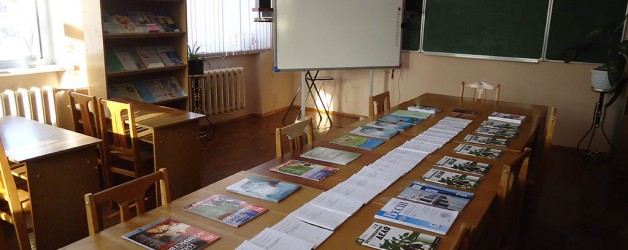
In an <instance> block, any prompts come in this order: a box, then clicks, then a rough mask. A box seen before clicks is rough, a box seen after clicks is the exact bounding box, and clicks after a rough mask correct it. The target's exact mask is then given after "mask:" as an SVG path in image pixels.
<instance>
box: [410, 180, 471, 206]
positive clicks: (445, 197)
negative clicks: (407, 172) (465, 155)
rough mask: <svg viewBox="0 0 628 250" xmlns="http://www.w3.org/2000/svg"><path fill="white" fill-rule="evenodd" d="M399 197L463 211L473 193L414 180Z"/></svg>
mask: <svg viewBox="0 0 628 250" xmlns="http://www.w3.org/2000/svg"><path fill="white" fill-rule="evenodd" d="M398 197H399V198H403V199H406V200H411V201H416V202H419V203H424V204H429V205H432V206H435V207H440V208H445V209H450V210H456V211H462V209H463V208H464V207H465V206H466V205H467V203H469V201H470V200H471V198H473V193H470V192H464V191H458V190H454V189H449V188H446V187H441V186H436V185H432V184H427V183H423V182H419V181H413V182H412V183H411V184H410V186H409V187H407V188H406V189H405V190H403V191H402V192H401V193H400V194H399V195H398Z"/></svg>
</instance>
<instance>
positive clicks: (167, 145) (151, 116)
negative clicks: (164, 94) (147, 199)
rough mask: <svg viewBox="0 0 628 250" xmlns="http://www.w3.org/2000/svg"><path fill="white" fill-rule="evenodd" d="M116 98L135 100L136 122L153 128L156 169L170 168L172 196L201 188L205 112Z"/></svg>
mask: <svg viewBox="0 0 628 250" xmlns="http://www.w3.org/2000/svg"><path fill="white" fill-rule="evenodd" d="M114 100H115V101H119V102H125V103H131V104H132V105H133V110H134V111H135V112H136V114H135V121H136V123H137V124H138V125H139V126H143V127H145V128H148V129H150V130H152V133H149V135H148V137H149V138H148V140H147V141H149V142H151V143H152V144H153V154H154V156H155V169H159V168H166V169H168V174H169V181H170V191H171V195H172V198H173V199H176V198H179V197H182V196H184V195H186V194H189V193H191V192H194V191H196V190H198V189H199V188H201V177H200V176H201V174H200V173H201V157H199V156H200V154H201V153H200V152H201V151H200V148H201V145H200V142H199V139H198V138H199V129H200V127H199V119H200V118H203V117H205V115H202V114H197V113H191V112H187V111H183V110H178V109H173V108H168V107H164V106H158V105H155V104H150V103H144V102H139V101H132V100H126V99H114Z"/></svg>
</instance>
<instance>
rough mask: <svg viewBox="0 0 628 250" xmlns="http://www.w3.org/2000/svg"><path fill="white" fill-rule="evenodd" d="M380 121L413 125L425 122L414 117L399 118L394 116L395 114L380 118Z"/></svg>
mask: <svg viewBox="0 0 628 250" xmlns="http://www.w3.org/2000/svg"><path fill="white" fill-rule="evenodd" d="M379 120H380V121H384V122H405V123H412V124H417V123H420V122H421V121H423V119H416V118H412V117H407V116H398V115H393V114H389V115H385V116H383V117H382V118H379Z"/></svg>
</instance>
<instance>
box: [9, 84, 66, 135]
mask: <svg viewBox="0 0 628 250" xmlns="http://www.w3.org/2000/svg"><path fill="white" fill-rule="evenodd" d="M8 115H14V116H21V117H25V118H28V119H31V120H35V121H39V122H41V123H46V124H50V125H53V126H57V111H56V106H55V89H54V88H53V87H50V86H44V87H41V88H39V87H32V88H30V89H25V88H18V89H16V90H12V89H7V90H4V91H3V92H2V93H0V117H2V116H8Z"/></svg>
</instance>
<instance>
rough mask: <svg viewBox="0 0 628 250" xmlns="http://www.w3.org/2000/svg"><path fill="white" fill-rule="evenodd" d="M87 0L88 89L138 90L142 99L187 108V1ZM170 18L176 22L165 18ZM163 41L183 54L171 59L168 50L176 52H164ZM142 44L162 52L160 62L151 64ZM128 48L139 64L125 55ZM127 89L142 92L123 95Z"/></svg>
mask: <svg viewBox="0 0 628 250" xmlns="http://www.w3.org/2000/svg"><path fill="white" fill-rule="evenodd" d="M82 4H83V22H84V23H83V34H84V36H83V37H84V42H85V50H86V68H87V69H86V73H87V80H88V85H89V86H88V87H89V93H90V94H91V95H95V96H98V97H102V98H115V97H122V98H131V97H137V96H139V100H138V99H137V98H136V100H138V101H143V102H148V103H155V104H159V105H166V106H169V107H173V108H178V109H186V108H187V101H188V94H187V93H189V88H188V79H187V78H188V68H187V65H186V62H187V32H186V31H187V10H186V1H185V0H100V1H97V2H96V3H94V2H93V1H90V0H83V1H82ZM168 18H170V19H171V20H172V21H173V22H174V24H175V25H174V26H172V25H167V24H163V21H168ZM143 20H145V21H143ZM160 21H162V23H161V24H160ZM127 23H128V24H129V25H127ZM146 23H148V25H147V24H146ZM160 46H161V47H166V48H171V50H172V51H174V54H176V55H178V59H181V60H176V59H177V58H176V57H175V60H168V57H167V56H166V54H167V55H170V56H171V58H172V53H165V52H162V53H160V50H159V48H160ZM138 48H145V49H146V48H148V50H151V48H152V49H154V50H155V53H154V54H151V55H152V56H157V59H156V60H157V61H156V62H157V64H154V63H150V64H149V62H148V60H149V59H150V57H148V59H147V56H145V54H143V53H142V52H141V51H138ZM172 51H171V52H172ZM123 52H126V56H127V57H129V56H130V57H134V60H135V63H136V66H137V67H128V66H129V64H133V63H129V60H125V59H124V58H125V57H124V53H123ZM140 55H143V56H140ZM153 59H155V58H154V57H153ZM160 60H161V61H160ZM167 60H168V62H166V61H167ZM153 62H155V61H153ZM157 82H162V84H161V85H159V84H157ZM173 83H176V85H174V84H173ZM156 87H159V88H158V89H159V90H157V88H156ZM164 89H165V90H164ZM122 90H129V91H136V92H137V93H135V94H128V93H127V94H124V95H120V93H121V91H122ZM158 91H165V92H158ZM138 94H139V95H138Z"/></svg>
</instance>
